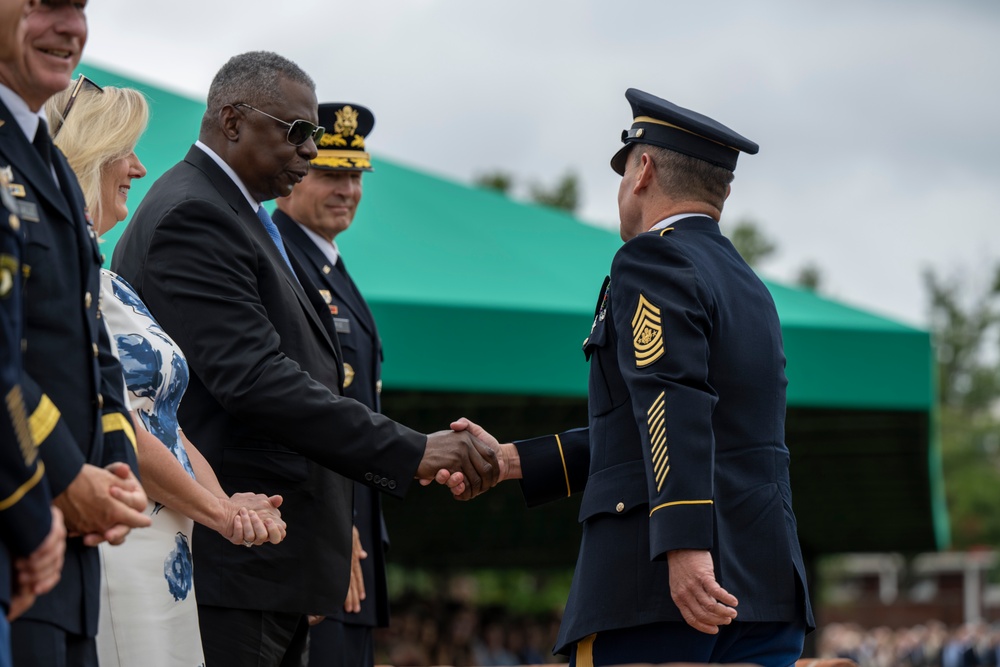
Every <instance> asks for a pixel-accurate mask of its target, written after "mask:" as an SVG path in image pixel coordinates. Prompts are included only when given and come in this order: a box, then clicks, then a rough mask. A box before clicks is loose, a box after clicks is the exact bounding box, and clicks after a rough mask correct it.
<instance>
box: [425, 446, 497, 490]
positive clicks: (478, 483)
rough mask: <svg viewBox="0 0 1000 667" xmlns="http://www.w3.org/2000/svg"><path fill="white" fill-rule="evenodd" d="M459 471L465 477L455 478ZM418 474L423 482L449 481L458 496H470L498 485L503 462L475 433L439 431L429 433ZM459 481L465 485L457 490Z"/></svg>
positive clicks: (444, 482)
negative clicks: (453, 479) (453, 477)
mask: <svg viewBox="0 0 1000 667" xmlns="http://www.w3.org/2000/svg"><path fill="white" fill-rule="evenodd" d="M458 474H460V475H461V478H459V479H457V480H455V481H451V475H458ZM416 476H417V478H418V479H419V480H420V483H421V484H425V485H426V484H430V483H431V482H432V481H435V480H436V481H438V482H440V483H443V484H448V486H449V487H451V490H452V493H453V494H455V496H456V497H458V498H460V499H462V500H468V499H470V498H473V497H475V496H478V495H479V494H480V493H482V492H483V491H486V490H487V489H490V488H492V487H494V486H496V484H497V482H498V481H500V466H499V464H498V462H497V454H496V452H495V451H494V450H493V449H492V448H490V447H489V446H487V445H486V444H484V443H483V442H482V441H481V440H479V439H477V438H475V437H473V435H472V434H471V433H468V432H467V431H462V432H456V431H438V432H437V433H431V434H430V435H428V436H427V447H426V449H424V457H423V458H422V459H421V460H420V465H419V466H417V474H416ZM442 479H443V480H444V481H442ZM459 484H461V485H462V489H461V490H460V491H458V492H456V488H457V487H458V485H459Z"/></svg>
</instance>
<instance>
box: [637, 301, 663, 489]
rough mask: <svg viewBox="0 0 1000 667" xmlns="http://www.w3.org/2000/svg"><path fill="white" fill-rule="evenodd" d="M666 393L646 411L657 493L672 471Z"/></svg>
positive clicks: (661, 394)
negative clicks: (666, 417) (668, 444)
mask: <svg viewBox="0 0 1000 667" xmlns="http://www.w3.org/2000/svg"><path fill="white" fill-rule="evenodd" d="M639 298H640V299H641V298H642V297H641V296H640V297H639ZM666 393H667V392H666V390H663V391H661V392H660V395H659V396H657V397H656V400H654V401H653V405H652V406H650V408H649V410H647V411H646V414H647V415H648V418H647V420H646V421H647V422H648V424H649V448H650V452H651V457H652V461H653V473H654V475H655V476H656V491H657V493H659V492H660V491H662V490H663V482H665V481H666V479H667V472H669V471H670V466H669V465H667V461H669V460H670V456H669V455H668V454H667V451H668V448H667V430H666V419H665V415H666V404H665V403H664V400H663V399H664V396H666Z"/></svg>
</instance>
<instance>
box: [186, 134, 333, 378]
mask: <svg viewBox="0 0 1000 667" xmlns="http://www.w3.org/2000/svg"><path fill="white" fill-rule="evenodd" d="M184 159H185V160H186V161H187V162H189V163H191V164H192V165H194V166H195V167H197V168H198V169H200V170H201V171H202V172H204V173H205V175H206V176H208V178H209V180H210V181H211V183H212V185H213V186H214V187H215V189H216V190H218V191H219V194H220V195H222V198H223V199H225V201H226V203H227V204H229V206H230V208H232V210H233V213H234V214H235V215H236V217H237V218H239V220H240V221H241V222H242V223H243V224H244V225H245V226H246V228H247V229H248V230H249V232H250V235H251V236H252V237H253V238H254V239H256V240H257V243H258V244H260V246H261V247H262V248H263V249H264V254H265V255H267V257H268V259H270V260H271V263H272V264H273V265H275V267H276V268H277V270H278V272H279V273H281V275H282V276H283V278H284V280H285V282H286V283H288V286H289V288H290V289H291V290H292V291H293V292H294V293H295V297H296V298H297V299H298V301H299V305H300V306H301V307H302V310H304V311H305V313H306V316H307V317H308V318H309V319H310V321H312V323H313V326H315V327H316V330H317V331H318V332H320V335H321V336H322V337H323V338H324V339H325V340H326V342H327V344H328V345H329V346H330V349H331V350H333V352H334V354H336V355H337V359H342V358H343V356H342V355H341V354H340V349H339V346H338V345H336V344H335V343H334V341H333V340H332V339H331V338H330V335H329V333H328V332H327V330H326V327H324V326H323V323H322V321H321V320H320V319H319V315H318V314H317V313H316V310H315V308H314V307H313V305H312V304H311V303H310V301H309V298H308V297H307V296H306V294H305V292H304V291H303V286H302V284H300V282H299V281H298V280H296V278H295V276H294V275H293V274H292V270H291V269H290V268H289V267H288V264H286V263H285V258H284V257H282V256H281V253H280V252H279V251H278V247H277V246H276V245H275V244H274V241H273V240H271V237H270V236H269V235H268V233H267V230H266V229H264V225H263V224H262V223H261V221H260V218H258V217H257V214H256V213H255V212H254V210H253V208H252V207H251V206H250V202H248V201H247V198H246V197H244V196H243V192H242V191H240V189H239V187H237V185H236V184H235V183H234V182H233V180H232V179H231V178H230V177H229V175H228V174H227V173H226V172H224V171H222V169H221V168H220V167H219V165H217V164H216V163H215V161H214V160H212V158H210V157H209V156H208V155H207V154H206V153H205V151H203V150H201V149H200V148H198V147H197V146H193V147H192V148H191V150H189V151H188V154H187V156H186V157H185V158H184ZM303 278H305V276H303ZM306 284H309V283H308V282H307V283H306Z"/></svg>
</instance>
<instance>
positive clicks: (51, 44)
mask: <svg viewBox="0 0 1000 667" xmlns="http://www.w3.org/2000/svg"><path fill="white" fill-rule="evenodd" d="M83 12H84V10H83V6H82V4H81V3H69V2H54V1H50V2H42V3H40V4H39V5H38V6H35V7H33V8H32V9H31V10H30V13H29V14H28V16H27V17H26V19H25V26H24V30H23V49H22V52H21V54H20V57H17V58H14V59H12V60H10V61H5V62H0V162H2V163H8V164H9V165H10V172H9V174H10V185H9V186H8V190H9V192H10V193H11V194H12V195H13V197H14V200H16V207H17V214H18V217H19V219H20V227H21V231H22V233H23V234H24V238H25V251H24V255H23V258H22V265H23V271H22V274H23V275H24V276H27V278H26V280H25V288H24V297H25V300H24V313H25V319H24V342H23V344H22V349H23V352H24V354H23V363H24V369H23V374H22V380H21V388H22V392H23V396H24V404H25V408H26V411H27V413H28V415H29V417H28V424H29V433H30V437H31V439H32V441H33V444H34V447H35V448H37V450H38V453H39V456H40V458H41V460H42V462H43V463H44V466H45V476H46V479H47V482H48V485H49V488H50V490H51V493H52V496H53V498H54V502H55V504H56V506H57V507H58V508H59V509H60V510H61V511H62V513H63V515H64V517H65V521H66V527H67V529H68V531H69V532H70V534H71V535H73V536H74V537H72V538H71V539H70V540H69V542H68V545H67V548H66V557H65V566H64V569H63V574H62V579H61V580H60V581H59V584H58V585H57V586H56V587H55V588H54V589H53V590H52V592H50V593H48V594H46V595H43V596H40V597H39V598H38V600H37V601H36V602H35V604H34V605H33V606H32V607H31V609H29V610H28V611H27V612H26V613H25V614H24V615H23V616H22V617H21V618H19V619H18V620H17V621H16V622H15V623H14V624H13V625H12V644H13V654H14V661H15V663H16V664H17V665H63V664H68V665H95V664H96V661H97V654H96V648H95V644H94V636H95V634H96V632H97V618H98V604H99V592H98V586H99V584H100V571H99V560H98V554H97V550H96V549H94V548H93V547H94V545H96V544H97V543H98V542H100V541H102V540H105V539H107V540H109V541H112V542H114V543H119V542H121V541H122V540H124V539H125V536H126V535H127V534H128V531H129V530H130V528H132V527H137V526H146V525H149V519H148V518H147V517H146V516H144V515H143V513H142V510H144V509H145V505H146V496H145V494H144V493H143V491H142V487H141V486H140V485H139V483H138V481H137V479H136V477H135V475H134V474H133V469H134V468H136V459H135V450H134V441H135V436H134V433H133V430H132V422H131V419H130V417H129V414H128V412H127V411H126V409H125V406H124V393H123V379H122V372H121V366H120V365H119V364H118V362H117V360H116V359H115V357H114V355H113V354H112V352H111V348H110V343H109V339H108V335H107V330H106V329H105V327H104V324H103V322H101V321H100V319H99V317H100V315H99V313H98V304H97V301H98V299H97V295H98V293H99V266H100V252H99V251H98V249H97V242H96V239H95V238H94V234H93V231H92V230H91V229H90V224H89V222H88V220H87V219H86V207H85V205H84V200H83V194H82V193H81V192H80V187H79V185H78V184H77V182H76V177H75V176H74V175H73V173H72V171H71V170H70V167H69V164H68V163H67V162H66V159H65V158H64V157H63V155H62V153H60V152H59V151H58V150H57V149H55V148H54V147H53V146H52V142H51V140H50V139H49V136H48V129H47V127H46V125H45V121H44V118H43V116H42V112H41V108H42V105H43V104H44V103H45V101H46V100H47V99H48V98H49V97H50V96H51V95H53V94H54V93H56V92H57V91H59V90H62V89H63V88H65V87H66V86H67V85H68V84H69V82H70V75H71V73H72V71H73V68H74V67H75V66H76V64H77V62H79V58H80V53H81V50H82V49H83V45H84V42H85V41H86V36H87V28H86V19H85V17H84V15H83ZM105 466H107V469H105Z"/></svg>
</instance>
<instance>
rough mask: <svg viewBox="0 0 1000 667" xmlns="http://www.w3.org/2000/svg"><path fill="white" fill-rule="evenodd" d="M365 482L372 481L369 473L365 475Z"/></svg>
mask: <svg viewBox="0 0 1000 667" xmlns="http://www.w3.org/2000/svg"><path fill="white" fill-rule="evenodd" d="M365 481H366V482H370V481H372V474H371V473H370V472H366V473H365Z"/></svg>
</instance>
